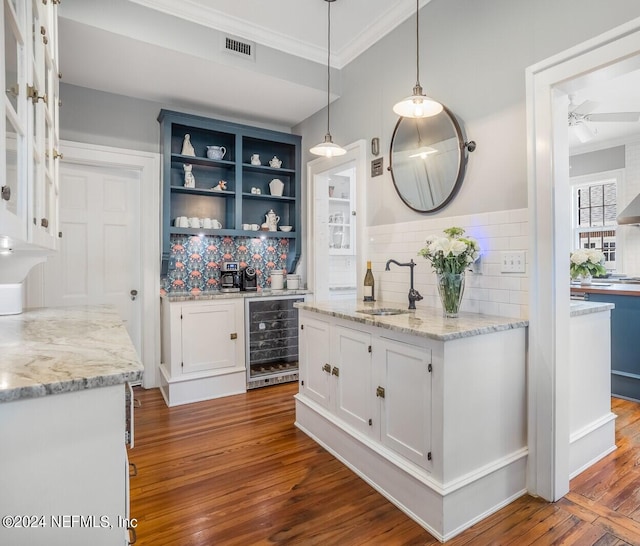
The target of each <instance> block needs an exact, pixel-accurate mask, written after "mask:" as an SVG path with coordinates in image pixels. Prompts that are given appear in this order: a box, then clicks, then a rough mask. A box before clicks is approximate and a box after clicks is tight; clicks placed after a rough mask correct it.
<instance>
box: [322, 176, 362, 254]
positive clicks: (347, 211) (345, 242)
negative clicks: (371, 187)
mask: <svg viewBox="0 0 640 546" xmlns="http://www.w3.org/2000/svg"><path fill="white" fill-rule="evenodd" d="M354 188H355V181H354V180H353V176H352V174H351V173H350V172H349V171H345V172H343V173H339V174H333V175H332V176H331V178H330V180H329V224H328V225H329V254H333V255H352V254H355V253H356V252H355V223H356V217H355V202H354V193H355V191H354Z"/></svg>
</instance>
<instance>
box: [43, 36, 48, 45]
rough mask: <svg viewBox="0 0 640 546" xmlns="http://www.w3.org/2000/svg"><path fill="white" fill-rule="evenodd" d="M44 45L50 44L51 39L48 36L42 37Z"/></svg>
mask: <svg viewBox="0 0 640 546" xmlns="http://www.w3.org/2000/svg"><path fill="white" fill-rule="evenodd" d="M42 43H43V44H44V45H47V44H48V43H49V39H48V38H47V37H46V36H43V37H42Z"/></svg>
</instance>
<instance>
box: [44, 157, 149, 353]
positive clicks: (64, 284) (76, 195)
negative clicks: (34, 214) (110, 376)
mask: <svg viewBox="0 0 640 546" xmlns="http://www.w3.org/2000/svg"><path fill="white" fill-rule="evenodd" d="M139 203H140V172H139V171H136V170H132V169H127V168H116V167H105V166H94V165H80V164H67V163H64V162H63V163H62V164H61V165H60V203H59V218H60V230H61V232H62V234H63V237H62V239H61V240H60V246H59V251H58V252H57V253H56V254H54V255H53V256H51V257H49V259H48V260H47V261H46V262H45V263H44V291H43V292H44V306H45V307H68V306H73V305H104V304H106V305H112V306H114V307H115V308H116V309H117V310H118V313H119V315H120V316H121V317H122V319H123V321H124V324H125V326H126V328H127V331H128V333H129V337H130V338H131V341H132V342H133V345H134V347H135V348H136V351H137V353H138V355H141V354H142V343H141V342H142V339H141V321H140V318H141V317H140V302H139V300H138V298H137V295H138V292H139V291H140V290H141V288H140V277H141V269H142V268H141V265H140V245H141V237H140V217H139V215H138V214H137V211H138V209H139V207H140V204H139Z"/></svg>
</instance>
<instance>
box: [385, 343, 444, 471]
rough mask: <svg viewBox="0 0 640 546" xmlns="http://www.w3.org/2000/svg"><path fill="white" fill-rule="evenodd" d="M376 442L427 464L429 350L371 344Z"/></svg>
mask: <svg viewBox="0 0 640 546" xmlns="http://www.w3.org/2000/svg"><path fill="white" fill-rule="evenodd" d="M373 354H374V355H375V361H374V366H375V370H376V385H377V387H376V395H377V396H378V398H379V400H380V403H379V405H378V411H379V413H378V421H379V423H380V442H381V443H382V445H384V446H386V447H388V448H390V449H392V450H394V451H396V452H398V453H399V454H400V455H402V456H403V457H406V458H407V459H408V460H410V461H412V462H414V463H416V464H418V465H420V466H422V467H424V468H430V467H431V419H432V413H433V410H432V407H431V401H432V400H431V399H432V395H431V377H432V366H431V350H430V349H429V348H425V347H419V346H415V345H409V344H407V343H400V342H399V341H397V340H393V339H389V338H378V339H376V343H375V344H374V348H373Z"/></svg>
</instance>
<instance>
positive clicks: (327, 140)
mask: <svg viewBox="0 0 640 546" xmlns="http://www.w3.org/2000/svg"><path fill="white" fill-rule="evenodd" d="M309 151H310V152H311V153H312V154H314V155H322V156H324V157H335V156H338V155H344V154H346V153H347V150H345V149H344V148H342V147H341V146H338V145H337V144H336V143H335V142H333V139H332V138H331V134H329V133H327V134H326V135H325V136H324V142H321V143H320V144H316V145H315V146H314V147H313V148H311V149H310V150H309Z"/></svg>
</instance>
